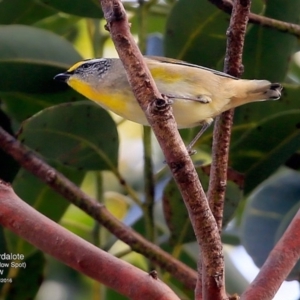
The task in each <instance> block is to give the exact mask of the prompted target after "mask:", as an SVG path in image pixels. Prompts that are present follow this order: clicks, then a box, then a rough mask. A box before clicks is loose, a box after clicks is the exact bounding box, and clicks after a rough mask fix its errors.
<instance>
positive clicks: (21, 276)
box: [5, 251, 46, 300]
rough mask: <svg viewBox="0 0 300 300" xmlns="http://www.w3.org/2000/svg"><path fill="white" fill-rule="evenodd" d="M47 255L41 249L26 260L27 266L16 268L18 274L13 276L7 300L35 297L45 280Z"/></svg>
mask: <svg viewBox="0 0 300 300" xmlns="http://www.w3.org/2000/svg"><path fill="white" fill-rule="evenodd" d="M45 262H46V261H45V257H44V254H43V253H42V252H41V251H37V252H35V253H34V254H33V255H31V256H30V257H28V258H26V259H25V260H24V261H20V262H18V263H21V264H22V263H23V264H24V263H25V264H26V267H25V268H23V267H20V268H16V269H15V270H16V271H18V273H17V276H16V277H14V278H13V282H12V283H11V284H9V291H8V295H7V297H6V298H5V299H6V300H24V299H35V296H36V294H37V292H38V290H39V288H40V285H41V283H42V281H43V277H44V276H43V271H44V266H45Z"/></svg>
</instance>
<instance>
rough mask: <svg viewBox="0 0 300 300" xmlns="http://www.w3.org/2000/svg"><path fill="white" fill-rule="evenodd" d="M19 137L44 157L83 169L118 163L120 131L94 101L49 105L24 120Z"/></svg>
mask: <svg viewBox="0 0 300 300" xmlns="http://www.w3.org/2000/svg"><path fill="white" fill-rule="evenodd" d="M19 139H20V140H21V141H22V142H24V143H25V144H26V145H27V146H29V147H30V148H32V149H33V150H35V151H36V152H38V153H40V154H41V155H43V156H44V157H45V158H47V159H50V160H54V161H57V162H59V163H61V164H64V165H68V166H71V167H74V168H79V169H83V170H111V169H114V168H116V167H117V164H118V133H117V129H116V125H115V123H114V121H113V120H112V118H111V117H110V115H109V114H108V113H107V112H106V111H105V110H104V109H102V108H101V107H100V106H98V105H96V104H94V103H92V102H91V101H80V102H75V103H65V104H61V105H57V106H54V107H50V108H47V109H45V110H43V111H41V112H40V113H38V114H36V115H34V116H33V117H31V118H30V119H28V120H27V121H25V122H24V124H23V127H22V132H21V134H20V135H19Z"/></svg>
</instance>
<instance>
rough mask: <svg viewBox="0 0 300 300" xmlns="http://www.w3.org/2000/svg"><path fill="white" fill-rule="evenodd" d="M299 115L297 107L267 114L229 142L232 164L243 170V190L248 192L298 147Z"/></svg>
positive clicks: (299, 139)
mask: <svg viewBox="0 0 300 300" xmlns="http://www.w3.org/2000/svg"><path fill="white" fill-rule="evenodd" d="M299 115H300V110H299V109H298V110H296V109H294V110H288V111H284V112H282V113H278V114H277V115H271V116H270V117H268V118H265V119H263V120H262V121H260V122H258V123H256V124H255V125H254V126H253V127H252V128H251V129H249V130H248V131H246V132H245V133H244V134H243V135H242V136H241V137H240V139H239V140H237V141H235V143H234V144H232V148H231V149H232V154H231V161H232V166H233V168H234V169H236V170H239V171H240V172H243V173H245V176H246V182H245V192H247V193H248V192H250V191H251V190H252V189H253V188H255V187H256V186H257V185H258V184H259V183H260V182H262V181H263V180H264V179H266V178H267V177H268V176H270V175H271V174H272V173H273V172H274V171H275V170H276V169H277V168H278V167H279V166H280V165H281V164H283V163H284V162H285V161H286V160H287V159H288V158H289V157H290V156H291V155H292V154H293V153H294V152H295V151H297V149H299V147H300V130H299ZM283 124H284V125H283Z"/></svg>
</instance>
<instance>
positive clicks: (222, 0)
mask: <svg viewBox="0 0 300 300" xmlns="http://www.w3.org/2000/svg"><path fill="white" fill-rule="evenodd" d="M209 1H210V2H211V3H213V4H214V5H216V6H217V7H218V8H220V9H221V10H223V11H224V12H226V13H228V14H231V11H232V7H233V2H232V1H231V0H209ZM249 22H250V23H253V24H258V25H261V26H263V27H269V28H273V29H275V30H278V31H281V32H287V33H289V34H292V35H295V36H296V37H298V38H299V37H300V26H299V25H298V24H293V23H288V22H284V21H280V20H276V19H272V18H268V17H265V16H260V15H257V14H254V13H250V14H249Z"/></svg>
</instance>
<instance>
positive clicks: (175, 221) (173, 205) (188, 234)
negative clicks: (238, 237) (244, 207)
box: [163, 168, 242, 244]
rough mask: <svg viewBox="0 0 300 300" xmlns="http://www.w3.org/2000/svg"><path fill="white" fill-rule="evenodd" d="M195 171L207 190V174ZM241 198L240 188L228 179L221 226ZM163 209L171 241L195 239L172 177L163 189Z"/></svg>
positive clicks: (179, 242)
mask: <svg viewBox="0 0 300 300" xmlns="http://www.w3.org/2000/svg"><path fill="white" fill-rule="evenodd" d="M197 173H198V175H199V178H200V181H201V183H202V186H203V188H204V190H207V187H208V182H209V178H208V176H207V175H206V174H205V173H204V172H203V171H202V169H201V168H198V169H197ZM241 199H242V191H241V189H240V188H239V187H238V185H237V184H235V183H234V182H232V181H228V183H227V188H226V195H225V208H224V217H223V227H224V226H226V225H227V223H228V222H229V221H230V219H231V218H232V216H233V214H234V212H235V210H236V208H237V206H238V204H239V202H240V200H241ZM163 210H164V214H165V219H166V222H167V224H168V227H169V230H170V234H171V237H170V240H171V242H172V243H178V244H182V243H187V242H191V241H194V240H195V234H194V231H193V229H192V226H191V223H190V219H189V216H188V212H187V209H186V207H185V204H184V202H183V199H182V196H181V194H180V192H179V190H178V188H177V185H176V183H175V181H174V180H173V179H172V180H170V181H169V183H168V184H167V186H166V188H165V190H164V194H163Z"/></svg>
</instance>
